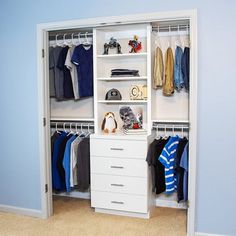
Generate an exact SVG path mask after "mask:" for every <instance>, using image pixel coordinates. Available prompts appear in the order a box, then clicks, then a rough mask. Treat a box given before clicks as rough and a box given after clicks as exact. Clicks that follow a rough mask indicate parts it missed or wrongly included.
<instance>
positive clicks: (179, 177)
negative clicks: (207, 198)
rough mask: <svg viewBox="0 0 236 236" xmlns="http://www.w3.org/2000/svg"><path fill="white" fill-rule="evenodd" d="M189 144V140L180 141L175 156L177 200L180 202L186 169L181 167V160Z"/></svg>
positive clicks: (182, 139)
mask: <svg viewBox="0 0 236 236" xmlns="http://www.w3.org/2000/svg"><path fill="white" fill-rule="evenodd" d="M187 143H188V139H187V138H186V137H184V138H181V139H180V140H179V144H178V147H177V151H176V156H175V167H174V168H175V173H176V179H177V183H176V185H177V200H178V202H180V201H181V200H183V198H184V196H183V178H184V169H183V168H182V167H181V166H180V160H181V157H182V154H183V151H184V148H185V146H186V144H187Z"/></svg>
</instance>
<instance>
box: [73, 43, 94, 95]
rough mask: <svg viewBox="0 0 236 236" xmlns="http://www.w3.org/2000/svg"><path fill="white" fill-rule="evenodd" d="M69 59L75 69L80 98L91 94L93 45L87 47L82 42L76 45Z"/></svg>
mask: <svg viewBox="0 0 236 236" xmlns="http://www.w3.org/2000/svg"><path fill="white" fill-rule="evenodd" d="M71 61H72V62H73V63H74V64H75V65H76V69H77V76H78V82H79V95H80V98H82V97H91V96H93V46H92V45H91V46H90V47H89V48H88V49H87V48H85V47H84V46H83V45H82V44H81V45H79V46H77V47H76V48H75V50H74V52H73V55H72V58H71Z"/></svg>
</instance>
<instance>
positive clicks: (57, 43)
mask: <svg viewBox="0 0 236 236" xmlns="http://www.w3.org/2000/svg"><path fill="white" fill-rule="evenodd" d="M58 36H59V34H57V35H56V45H57V46H58V47H61V46H62V45H61V44H60V43H59V42H58V38H57V37H58Z"/></svg>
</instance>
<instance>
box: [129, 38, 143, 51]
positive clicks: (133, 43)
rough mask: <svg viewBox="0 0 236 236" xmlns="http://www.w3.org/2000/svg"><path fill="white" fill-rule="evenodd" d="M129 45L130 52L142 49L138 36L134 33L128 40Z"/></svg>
mask: <svg viewBox="0 0 236 236" xmlns="http://www.w3.org/2000/svg"><path fill="white" fill-rule="evenodd" d="M129 46H131V47H132V48H131V51H130V53H133V52H134V53H136V52H138V51H139V50H141V49H142V44H141V42H138V36H137V35H134V39H133V40H129Z"/></svg>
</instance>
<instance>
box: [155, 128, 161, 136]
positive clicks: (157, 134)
mask: <svg viewBox="0 0 236 236" xmlns="http://www.w3.org/2000/svg"><path fill="white" fill-rule="evenodd" d="M158 128H159V127H158V125H157V126H156V138H155V139H157V140H158V139H160V138H161V135H159V132H158Z"/></svg>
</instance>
